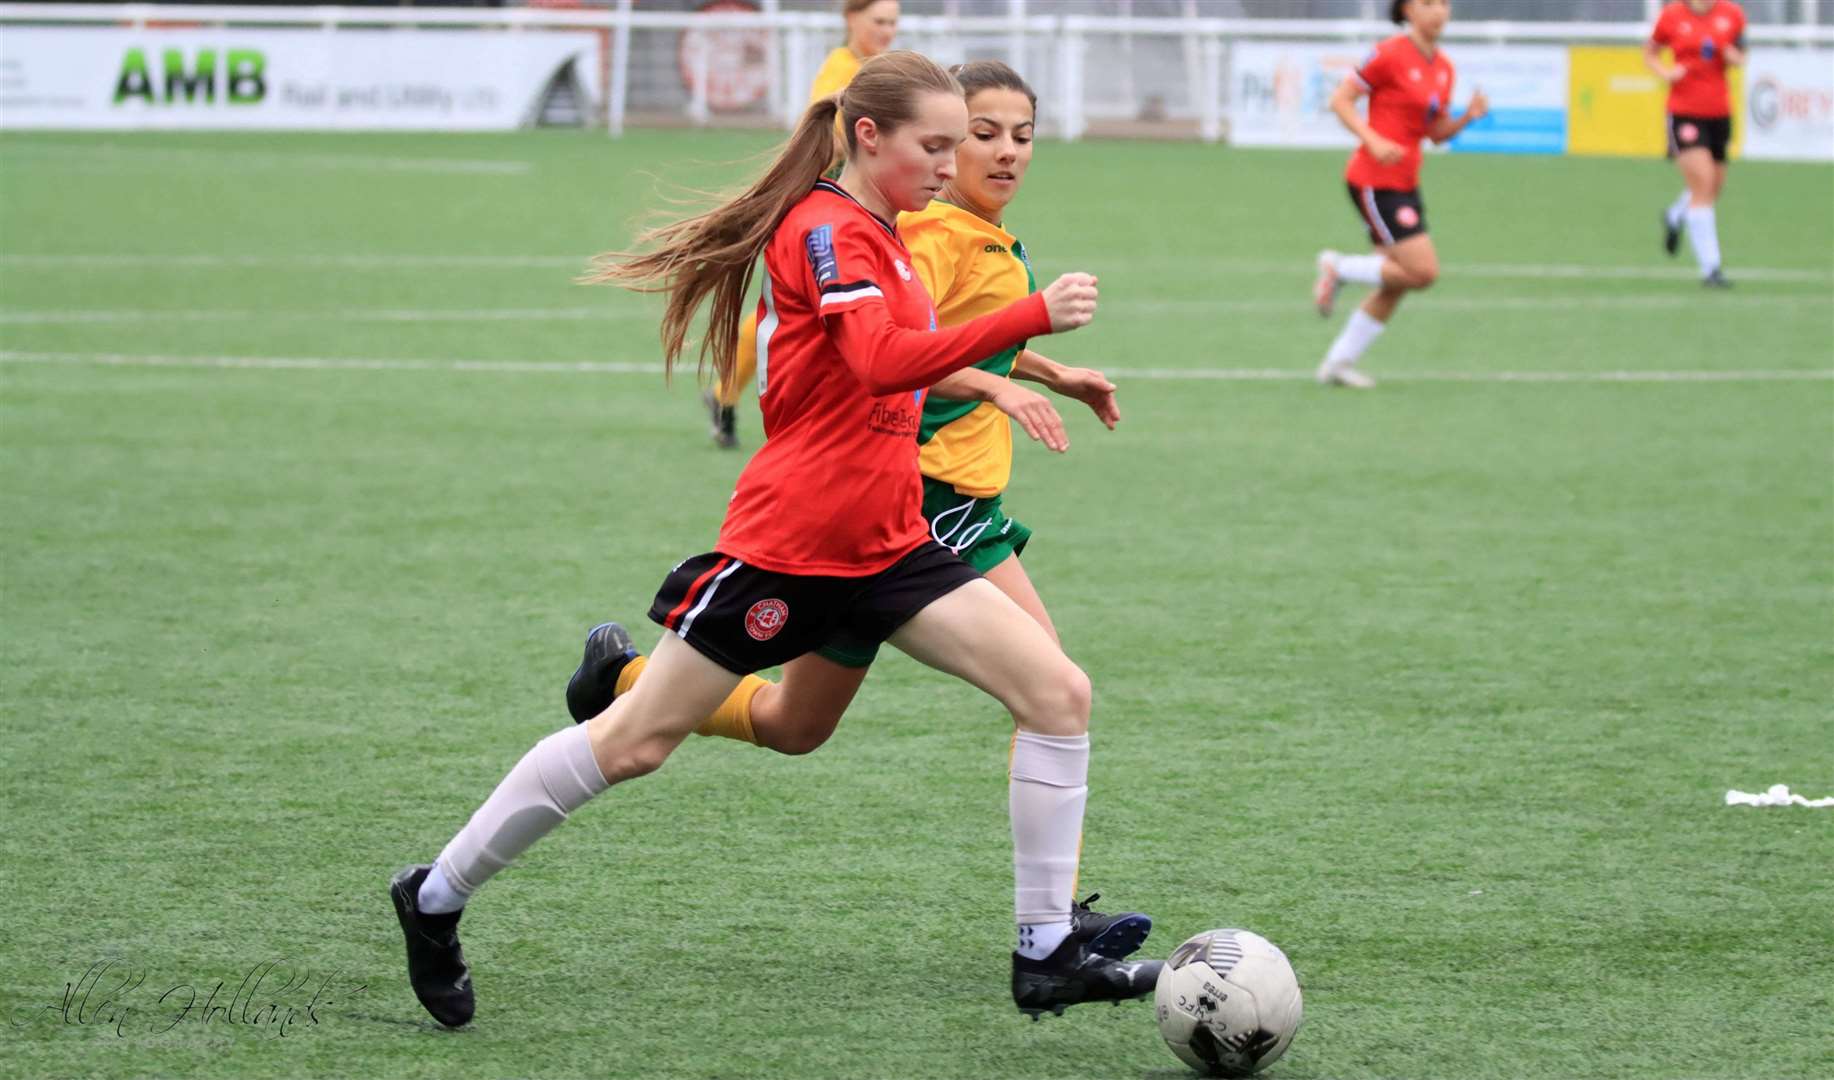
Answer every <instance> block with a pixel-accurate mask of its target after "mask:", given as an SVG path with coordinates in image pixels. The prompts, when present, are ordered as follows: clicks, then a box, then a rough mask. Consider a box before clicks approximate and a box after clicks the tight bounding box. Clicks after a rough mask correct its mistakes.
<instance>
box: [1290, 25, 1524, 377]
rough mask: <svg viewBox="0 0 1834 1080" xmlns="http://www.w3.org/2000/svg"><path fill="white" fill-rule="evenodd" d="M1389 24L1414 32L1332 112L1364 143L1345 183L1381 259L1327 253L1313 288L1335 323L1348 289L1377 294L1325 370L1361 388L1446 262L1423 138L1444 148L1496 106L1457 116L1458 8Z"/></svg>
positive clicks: (1385, 49) (1393, 42) (1342, 91)
mask: <svg viewBox="0 0 1834 1080" xmlns="http://www.w3.org/2000/svg"><path fill="white" fill-rule="evenodd" d="M1389 16H1390V17H1391V18H1392V19H1393V20H1394V21H1395V22H1396V23H1398V24H1405V25H1406V27H1407V32H1406V33H1402V34H1396V35H1395V36H1394V37H1391V38H1389V39H1388V40H1386V41H1384V42H1382V43H1381V44H1380V45H1377V46H1376V48H1375V51H1374V52H1372V53H1370V54H1369V57H1368V59H1366V60H1364V61H1363V63H1362V66H1361V67H1359V68H1357V70H1356V72H1355V73H1354V74H1352V75H1351V76H1350V77H1348V78H1346V79H1345V80H1344V82H1343V85H1341V86H1339V87H1338V88H1337V92H1336V93H1334V94H1333V95H1332V96H1331V111H1332V112H1334V113H1336V114H1337V118H1338V119H1339V120H1341V121H1343V124H1344V126H1345V127H1347V128H1349V129H1350V132H1351V134H1353V135H1355V136H1356V137H1357V138H1358V139H1359V140H1361V142H1362V145H1360V146H1358V147H1357V149H1356V153H1354V154H1352V155H1351V157H1350V165H1349V167H1348V168H1347V169H1346V170H1345V171H1344V179H1345V181H1346V182H1347V185H1348V187H1349V189H1350V201H1351V202H1352V203H1353V204H1355V206H1356V209H1357V213H1358V214H1359V215H1360V216H1361V217H1362V219H1363V223H1364V225H1366V226H1367V227H1368V229H1369V239H1370V242H1371V243H1372V244H1374V245H1375V252H1374V253H1373V254H1370V255H1342V254H1339V253H1338V252H1335V251H1321V252H1319V254H1318V280H1317V282H1316V283H1315V284H1314V285H1313V287H1312V300H1313V303H1314V304H1315V305H1317V307H1318V313H1319V314H1320V315H1323V316H1329V315H1330V314H1331V309H1332V307H1333V305H1334V304H1335V303H1336V300H1337V290H1338V289H1339V288H1340V287H1342V286H1343V284H1344V283H1345V282H1353V283H1355V284H1358V285H1374V286H1376V291H1375V292H1373V293H1371V294H1370V295H1369V298H1368V299H1367V300H1364V301H1363V303H1362V305H1361V306H1360V307H1358V308H1357V309H1356V310H1355V311H1353V312H1351V313H1350V321H1349V322H1348V323H1346V324H1345V326H1344V329H1343V332H1342V333H1340V334H1338V335H1337V340H1336V341H1333V342H1332V343H1331V348H1330V351H1328V352H1327V353H1325V358H1324V361H1323V362H1322V363H1320V364H1319V365H1318V381H1319V382H1321V383H1324V384H1326V385H1327V386H1348V387H1352V388H1354V389H1358V390H1367V389H1369V388H1370V387H1373V386H1374V385H1375V380H1374V379H1371V378H1370V377H1369V376H1368V375H1365V374H1363V373H1362V372H1361V371H1358V370H1357V368H1356V363H1357V361H1358V360H1360V359H1361V358H1362V356H1363V353H1364V352H1365V351H1367V350H1368V348H1369V346H1370V345H1371V344H1373V343H1374V342H1375V339H1376V338H1377V337H1379V336H1380V335H1381V333H1382V330H1383V329H1384V328H1385V327H1386V326H1387V325H1388V320H1389V319H1390V318H1392V317H1393V316H1394V313H1395V308H1396V307H1397V306H1399V305H1400V303H1401V298H1402V297H1403V296H1405V295H1407V293H1408V292H1409V291H1410V290H1413V289H1425V288H1428V287H1430V286H1431V285H1432V284H1433V282H1435V281H1437V280H1438V279H1439V255H1438V253H1437V252H1435V251H1434V250H1433V240H1432V238H1431V237H1429V236H1428V235H1427V233H1426V205H1425V204H1424V203H1423V202H1422V201H1421V199H1420V140H1422V139H1432V140H1433V141H1434V142H1445V141H1446V140H1448V139H1451V138H1452V137H1453V136H1455V135H1457V134H1458V133H1459V132H1461V131H1463V130H1464V129H1465V127H1466V125H1468V124H1471V123H1473V122H1475V121H1477V120H1480V119H1482V118H1483V116H1484V114H1485V112H1486V111H1487V110H1488V108H1489V104H1488V102H1487V101H1486V100H1485V98H1484V95H1483V92H1482V91H1479V92H1478V93H1477V94H1476V95H1475V96H1473V97H1472V99H1471V105H1470V107H1469V108H1467V109H1466V110H1465V114H1464V115H1463V116H1461V117H1459V118H1457V119H1453V117H1452V115H1451V103H1452V86H1453V81H1454V80H1453V73H1452V62H1451V61H1450V60H1448V59H1446V56H1445V53H1444V52H1443V51H1441V50H1440V48H1439V35H1440V33H1441V32H1443V31H1444V30H1445V27H1446V22H1447V20H1449V19H1450V18H1451V17H1452V5H1451V2H1450V0H1394V3H1393V6H1392V7H1390V9H1389ZM1364 94H1368V95H1369V119H1368V120H1367V121H1365V120H1364V119H1363V118H1362V117H1361V116H1358V115H1357V111H1356V99H1357V98H1359V97H1362V96H1363V95H1364Z"/></svg>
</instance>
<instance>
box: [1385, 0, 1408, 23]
mask: <svg viewBox="0 0 1834 1080" xmlns="http://www.w3.org/2000/svg"><path fill="white" fill-rule="evenodd" d="M1388 21H1389V22H1392V23H1394V24H1395V25H1396V26H1400V25H1401V24H1402V23H1404V22H1406V21H1407V0H1392V2H1391V3H1390V4H1389V5H1388Z"/></svg>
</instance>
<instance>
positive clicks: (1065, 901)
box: [891, 581, 1161, 1018]
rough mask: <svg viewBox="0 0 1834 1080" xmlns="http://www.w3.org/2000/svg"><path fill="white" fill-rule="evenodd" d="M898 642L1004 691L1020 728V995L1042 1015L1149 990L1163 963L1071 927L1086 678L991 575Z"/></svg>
mask: <svg viewBox="0 0 1834 1080" xmlns="http://www.w3.org/2000/svg"><path fill="white" fill-rule="evenodd" d="M891 644H892V645H894V646H896V647H897V648H899V649H900V650H902V651H904V652H905V653H907V654H909V655H910V656H912V657H913V658H915V659H917V660H919V661H921V662H922V663H925V664H928V665H929V666H931V667H933V668H936V669H937V670H939V671H945V672H948V673H949V674H951V675H954V676H956V677H957V678H960V679H963V680H965V681H967V682H969V683H972V684H973V685H975V686H977V687H979V688H981V689H982V690H985V691H986V692H987V693H989V694H991V695H992V696H993V697H995V698H996V699H998V700H999V701H1000V703H1001V704H1002V705H1005V706H1006V708H1007V710H1008V711H1010V712H1011V713H1012V715H1013V720H1014V722H1015V723H1016V724H1017V725H1018V729H1019V731H1018V734H1017V735H1016V736H1015V738H1014V744H1013V755H1012V767H1011V777H1010V781H1009V784H1008V804H1009V809H1010V812H1011V814H1012V830H1013V878H1014V890H1013V900H1014V904H1013V906H1014V913H1015V915H1016V916H1017V920H1018V923H1019V948H1018V949H1017V950H1016V951H1015V952H1014V953H1013V981H1012V987H1013V1000H1014V1003H1015V1004H1017V1005H1018V1006H1019V1008H1020V1009H1021V1010H1022V1011H1024V1012H1025V1013H1027V1014H1028V1015H1031V1016H1033V1017H1034V1018H1035V1017H1037V1016H1038V1015H1040V1014H1041V1013H1043V1012H1046V1011H1050V1012H1058V1013H1061V1012H1062V1011H1063V1010H1064V1008H1065V1007H1067V1006H1069V1005H1074V1004H1078V1003H1080V1002H1086V1001H1115V1002H1119V1001H1123V1000H1127V999H1129V998H1136V997H1143V996H1145V995H1147V994H1150V993H1152V989H1153V982H1154V980H1156V979H1157V978H1158V975H1159V968H1160V966H1161V965H1160V964H1159V962H1158V961H1145V962H1123V961H1118V960H1113V959H1110V958H1108V957H1106V956H1103V955H1101V954H1100V953H1098V952H1096V951H1094V950H1093V949H1091V948H1089V947H1088V946H1087V945H1086V944H1085V943H1084V942H1083V941H1082V940H1081V939H1080V938H1079V937H1077V936H1073V935H1074V930H1075V927H1074V925H1073V922H1072V904H1073V895H1072V891H1073V889H1074V888H1075V884H1076V867H1077V862H1078V858H1079V854H1080V846H1081V839H1082V822H1083V808H1084V805H1085V804H1086V802H1087V800H1088V794H1089V787H1088V774H1089V711H1090V705H1091V701H1092V692H1091V689H1090V685H1089V677H1088V676H1087V675H1085V674H1084V673H1083V671H1082V669H1081V668H1079V667H1077V666H1076V665H1075V664H1074V663H1072V662H1071V661H1070V658H1069V657H1067V656H1065V655H1064V654H1063V650H1062V649H1060V648H1058V647H1057V644H1056V643H1055V642H1054V641H1053V640H1052V638H1051V635H1050V634H1049V633H1047V632H1046V631H1045V629H1044V627H1043V626H1041V625H1040V624H1039V622H1038V621H1037V620H1036V619H1035V618H1033V617H1032V616H1031V615H1029V614H1027V613H1026V611H1025V610H1024V609H1023V608H1021V607H1020V606H1019V605H1018V604H1017V603H1015V602H1014V601H1013V599H1012V598H1011V597H1009V596H1007V595H1006V594H1005V593H1003V592H1001V591H1000V590H999V589H998V588H997V587H995V586H994V585H993V584H992V583H991V582H987V581H972V582H969V583H968V584H966V585H964V586H962V587H961V588H959V589H956V590H955V591H954V592H951V593H949V594H948V595H946V596H943V597H941V598H939V599H937V600H936V601H934V602H933V603H931V604H930V605H929V606H928V607H925V608H924V609H923V610H922V611H920V612H918V613H917V614H916V615H915V616H914V617H912V619H911V620H910V621H909V622H907V623H905V624H904V625H903V626H902V627H900V628H899V629H898V631H897V633H895V634H893V635H892V636H891Z"/></svg>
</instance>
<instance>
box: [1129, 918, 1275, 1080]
mask: <svg viewBox="0 0 1834 1080" xmlns="http://www.w3.org/2000/svg"><path fill="white" fill-rule="evenodd" d="M1153 1001H1154V1004H1155V1005H1156V1006H1157V1009H1156V1013H1157V1015H1158V1017H1159V1034H1161V1035H1163V1036H1165V1044H1166V1045H1167V1046H1169V1047H1171V1048H1172V1053H1174V1054H1177V1055H1178V1060H1180V1061H1182V1062H1184V1063H1185V1064H1186V1065H1189V1066H1191V1067H1192V1068H1193V1069H1196V1070H1197V1071H1198V1072H1200V1073H1203V1074H1205V1075H1207V1076H1247V1075H1249V1074H1251V1073H1254V1072H1257V1071H1259V1070H1260V1069H1262V1068H1263V1067H1265V1066H1267V1065H1271V1064H1273V1062H1274V1061H1275V1060H1277V1059H1278V1058H1279V1057H1280V1055H1281V1054H1284V1053H1286V1048H1287V1047H1288V1046H1289V1045H1291V1044H1292V1041H1293V1033H1294V1032H1296V1031H1298V1030H1299V1018H1300V1014H1301V1012H1302V1009H1301V1007H1300V1000H1299V977H1298V976H1297V975H1294V974H1293V965H1291V964H1289V963H1287V961H1286V954H1285V953H1283V952H1281V951H1280V948H1279V946H1277V945H1275V944H1274V943H1273V942H1271V941H1269V940H1267V939H1266V938H1264V937H1262V936H1261V935H1259V934H1255V933H1251V932H1249V931H1247V930H1209V931H1206V932H1204V933H1202V934H1199V935H1197V936H1196V937H1194V938H1192V939H1191V940H1189V941H1187V942H1185V943H1184V944H1183V945H1180V946H1178V948H1177V949H1175V950H1173V951H1172V956H1171V959H1169V960H1167V961H1166V962H1165V968H1164V970H1162V971H1160V972H1159V983H1158V985H1157V986H1156V987H1154V990H1153Z"/></svg>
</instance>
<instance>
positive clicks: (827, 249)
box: [804, 225, 841, 288]
mask: <svg viewBox="0 0 1834 1080" xmlns="http://www.w3.org/2000/svg"><path fill="white" fill-rule="evenodd" d="M804 243H805V244H806V245H807V247H808V249H809V269H810V271H812V272H813V273H814V274H815V286H816V288H820V287H822V286H823V285H828V284H831V283H832V282H834V281H836V280H837V279H839V278H840V276H841V267H840V264H839V263H838V262H836V261H835V258H834V226H832V225H818V226H816V227H815V228H813V229H810V230H809V236H808V239H807V240H806V241H804Z"/></svg>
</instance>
